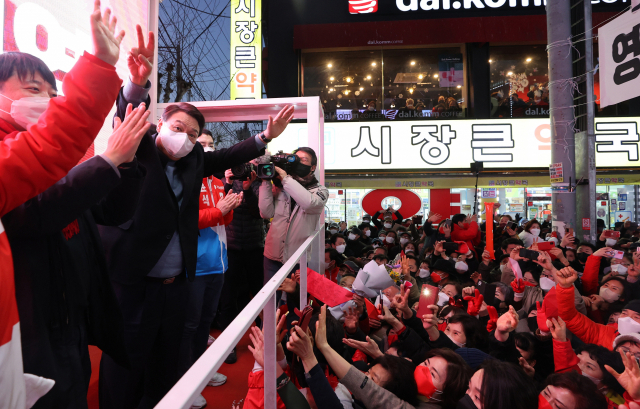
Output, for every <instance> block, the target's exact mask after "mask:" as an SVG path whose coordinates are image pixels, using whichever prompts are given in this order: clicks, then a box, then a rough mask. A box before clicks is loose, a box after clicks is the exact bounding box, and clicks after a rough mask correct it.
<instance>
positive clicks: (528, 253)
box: [518, 249, 540, 260]
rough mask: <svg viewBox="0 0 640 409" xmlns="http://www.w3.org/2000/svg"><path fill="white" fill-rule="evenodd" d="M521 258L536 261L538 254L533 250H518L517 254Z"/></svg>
mask: <svg viewBox="0 0 640 409" xmlns="http://www.w3.org/2000/svg"><path fill="white" fill-rule="evenodd" d="M518 255H519V256H520V257H522V258H528V259H529V260H537V259H538V256H539V255H540V252H538V251H534V250H527V249H520V253H519V254H518Z"/></svg>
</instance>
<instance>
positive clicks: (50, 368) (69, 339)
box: [0, 324, 91, 409]
mask: <svg viewBox="0 0 640 409" xmlns="http://www.w3.org/2000/svg"><path fill="white" fill-rule="evenodd" d="M47 335H48V338H45V337H44V336H43V338H45V339H48V341H49V344H48V345H46V346H45V345H43V344H42V343H40V345H37V344H39V343H38V342H34V344H33V345H31V344H29V345H27V344H26V343H29V339H25V338H27V337H23V339H22V343H23V346H22V354H23V356H24V371H25V373H32V374H36V375H39V376H44V377H46V378H50V379H53V380H54V381H55V382H56V383H55V384H54V385H53V388H52V389H51V390H50V391H49V392H47V394H45V395H44V396H43V397H41V398H40V399H38V401H37V402H36V403H35V405H34V406H33V408H34V409H44V408H51V409H53V408H55V409H58V408H61V409H86V408H87V391H88V390H89V380H90V379H91V359H90V358H89V350H88V344H87V330H86V328H85V326H84V324H80V325H68V326H66V325H65V326H63V328H60V327H58V328H57V329H53V330H50V331H49V332H48V334H47ZM41 348H42V349H43V350H44V351H46V350H48V349H49V350H50V354H49V355H48V356H49V357H51V358H52V359H40V356H39V355H40V354H39V352H38V351H39V350H40V349H41ZM0 399H1V398H0Z"/></svg>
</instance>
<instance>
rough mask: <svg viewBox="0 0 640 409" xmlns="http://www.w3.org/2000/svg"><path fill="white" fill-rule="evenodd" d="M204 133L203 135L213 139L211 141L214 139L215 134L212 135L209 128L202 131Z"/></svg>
mask: <svg viewBox="0 0 640 409" xmlns="http://www.w3.org/2000/svg"><path fill="white" fill-rule="evenodd" d="M202 133H203V134H205V135H209V136H210V137H211V139H213V134H212V133H211V131H210V130H208V129H207V128H204V129H203V130H202Z"/></svg>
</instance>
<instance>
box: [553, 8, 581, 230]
mask: <svg viewBox="0 0 640 409" xmlns="http://www.w3.org/2000/svg"><path fill="white" fill-rule="evenodd" d="M570 38H571V6H570V0H554V1H549V2H547V42H548V44H549V47H548V49H547V50H548V51H547V52H548V55H549V108H550V109H549V116H550V118H549V119H550V120H551V164H560V163H561V164H562V173H563V181H562V183H553V184H552V186H551V189H552V208H553V225H554V226H557V229H559V230H560V229H562V230H564V229H563V226H566V227H572V228H575V227H576V195H575V193H572V192H571V185H572V184H575V182H576V175H575V172H576V161H575V138H574V131H573V128H574V123H575V117H574V112H573V105H574V102H573V95H572V91H571V87H570V86H567V83H566V80H570V79H571V78H572V77H573V66H572V58H571V52H572V49H573V48H572V44H571V42H570V41H568V39H570ZM554 185H555V186H554ZM560 235H561V236H564V231H560Z"/></svg>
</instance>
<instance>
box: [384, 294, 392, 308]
mask: <svg viewBox="0 0 640 409" xmlns="http://www.w3.org/2000/svg"><path fill="white" fill-rule="evenodd" d="M382 305H384V306H385V307H387V308H391V301H390V300H389V298H388V297H387V296H386V295H384V294H382Z"/></svg>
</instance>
